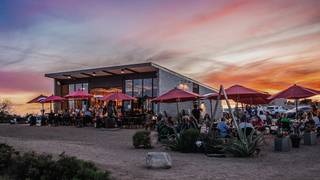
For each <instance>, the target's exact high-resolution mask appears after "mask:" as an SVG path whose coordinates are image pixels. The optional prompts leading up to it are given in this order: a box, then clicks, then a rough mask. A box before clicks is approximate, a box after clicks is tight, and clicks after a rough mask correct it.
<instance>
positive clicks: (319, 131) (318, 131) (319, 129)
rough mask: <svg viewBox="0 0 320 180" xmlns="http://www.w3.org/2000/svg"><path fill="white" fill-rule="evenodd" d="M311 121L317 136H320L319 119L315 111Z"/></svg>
mask: <svg viewBox="0 0 320 180" xmlns="http://www.w3.org/2000/svg"><path fill="white" fill-rule="evenodd" d="M313 121H314V124H315V126H316V129H317V136H320V119H319V113H318V112H317V111H315V114H314V116H313Z"/></svg>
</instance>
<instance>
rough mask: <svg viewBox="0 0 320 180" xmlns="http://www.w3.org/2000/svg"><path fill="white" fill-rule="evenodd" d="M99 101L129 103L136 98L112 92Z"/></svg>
mask: <svg viewBox="0 0 320 180" xmlns="http://www.w3.org/2000/svg"><path fill="white" fill-rule="evenodd" d="M101 100H104V101H131V100H136V98H134V97H132V96H129V95H127V94H123V93H121V92H114V93H111V94H108V95H106V96H104V97H102V98H101Z"/></svg>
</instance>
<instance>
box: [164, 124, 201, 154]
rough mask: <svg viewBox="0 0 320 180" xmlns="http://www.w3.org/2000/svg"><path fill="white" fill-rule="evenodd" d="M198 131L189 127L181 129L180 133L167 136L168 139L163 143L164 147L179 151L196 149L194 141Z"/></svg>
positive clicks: (186, 151)
mask: <svg viewBox="0 0 320 180" xmlns="http://www.w3.org/2000/svg"><path fill="white" fill-rule="evenodd" d="M199 135H200V131H199V130H198V129H194V128H190V129H186V130H183V131H182V132H180V133H177V132H176V133H175V134H174V135H171V136H170V137H169V141H168V142H167V143H166V144H165V146H166V147H168V148H169V149H171V150H172V151H179V152H184V153H189V152H195V151H196V149H197V148H196V144H195V143H196V141H197V140H198V138H199Z"/></svg>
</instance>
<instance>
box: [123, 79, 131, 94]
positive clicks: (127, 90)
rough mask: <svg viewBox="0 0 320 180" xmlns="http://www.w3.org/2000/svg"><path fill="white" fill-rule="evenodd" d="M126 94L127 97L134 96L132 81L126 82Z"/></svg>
mask: <svg viewBox="0 0 320 180" xmlns="http://www.w3.org/2000/svg"><path fill="white" fill-rule="evenodd" d="M125 92H126V94H127V95H129V96H132V80H126V81H125Z"/></svg>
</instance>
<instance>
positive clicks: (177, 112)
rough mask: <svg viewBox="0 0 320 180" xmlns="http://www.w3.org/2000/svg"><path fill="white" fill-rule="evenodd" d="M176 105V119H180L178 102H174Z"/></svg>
mask: <svg viewBox="0 0 320 180" xmlns="http://www.w3.org/2000/svg"><path fill="white" fill-rule="evenodd" d="M176 105H177V116H178V119H180V116H179V102H178V101H177V102H176Z"/></svg>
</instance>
